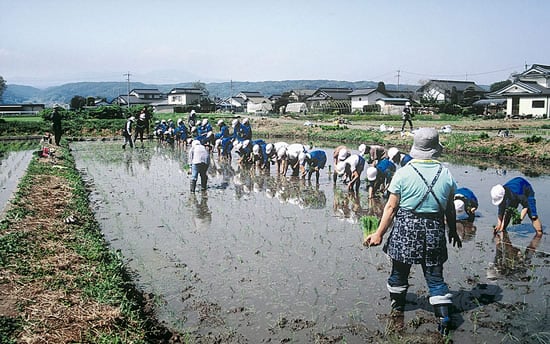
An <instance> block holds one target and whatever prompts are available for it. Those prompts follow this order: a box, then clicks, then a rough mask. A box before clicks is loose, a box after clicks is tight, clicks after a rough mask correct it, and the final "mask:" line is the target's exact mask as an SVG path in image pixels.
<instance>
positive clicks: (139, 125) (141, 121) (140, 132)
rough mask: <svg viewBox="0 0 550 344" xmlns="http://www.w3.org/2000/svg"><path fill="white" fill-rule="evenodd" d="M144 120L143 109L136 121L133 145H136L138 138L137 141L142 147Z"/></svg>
mask: <svg viewBox="0 0 550 344" xmlns="http://www.w3.org/2000/svg"><path fill="white" fill-rule="evenodd" d="M145 118H146V115H145V109H142V110H141V113H140V114H139V117H138V119H137V121H136V130H135V133H134V144H135V143H136V141H137V139H138V136H139V140H140V142H141V145H142V146H143V135H144V134H145V128H146V121H145Z"/></svg>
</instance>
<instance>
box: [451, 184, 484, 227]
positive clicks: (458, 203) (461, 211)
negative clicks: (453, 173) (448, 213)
mask: <svg viewBox="0 0 550 344" xmlns="http://www.w3.org/2000/svg"><path fill="white" fill-rule="evenodd" d="M454 199H455V200H454V204H455V211H456V219H457V220H467V221H468V222H474V219H475V216H476V210H477V207H478V206H479V202H478V200H477V197H476V195H475V194H474V192H473V191H472V190H470V189H468V188H464V187H463V188H458V189H457V190H456V192H455V197H454Z"/></svg>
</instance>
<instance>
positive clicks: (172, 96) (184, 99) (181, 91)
mask: <svg viewBox="0 0 550 344" xmlns="http://www.w3.org/2000/svg"><path fill="white" fill-rule="evenodd" d="M167 96H168V104H172V105H194V104H199V103H200V101H201V98H202V97H203V90H201V89H200V88H186V87H176V88H173V89H171V90H170V92H168V95H167Z"/></svg>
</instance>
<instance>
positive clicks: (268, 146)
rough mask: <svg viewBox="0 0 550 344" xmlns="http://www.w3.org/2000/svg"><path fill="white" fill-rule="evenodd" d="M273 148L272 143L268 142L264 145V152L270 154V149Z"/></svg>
mask: <svg viewBox="0 0 550 344" xmlns="http://www.w3.org/2000/svg"><path fill="white" fill-rule="evenodd" d="M272 150H273V143H268V144H267V145H266V146H265V152H266V153H267V154H271V151H272Z"/></svg>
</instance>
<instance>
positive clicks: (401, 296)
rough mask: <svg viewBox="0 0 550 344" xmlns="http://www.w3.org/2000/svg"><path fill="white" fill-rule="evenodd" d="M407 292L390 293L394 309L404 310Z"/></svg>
mask: <svg viewBox="0 0 550 344" xmlns="http://www.w3.org/2000/svg"><path fill="white" fill-rule="evenodd" d="M406 297H407V294H406V293H390V299H391V309H392V311H398V312H404V311H405V299H406Z"/></svg>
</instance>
